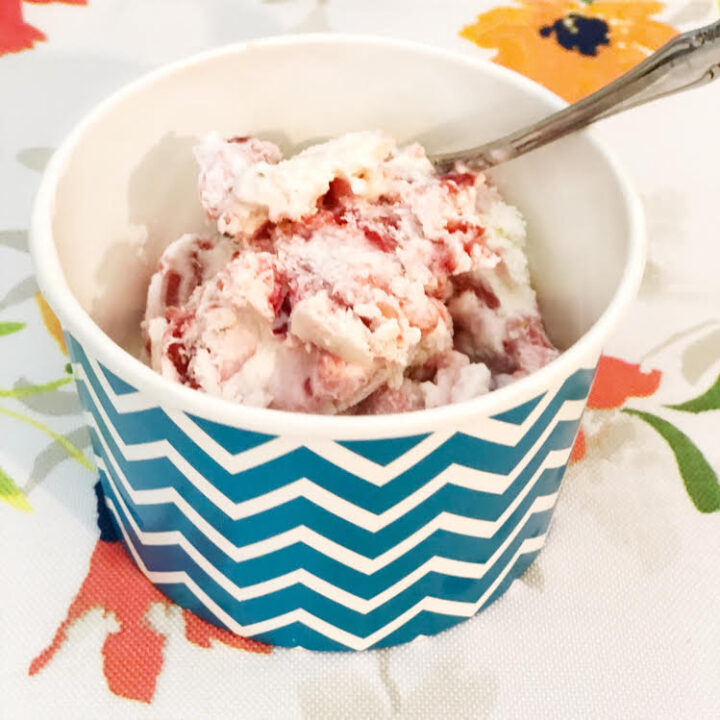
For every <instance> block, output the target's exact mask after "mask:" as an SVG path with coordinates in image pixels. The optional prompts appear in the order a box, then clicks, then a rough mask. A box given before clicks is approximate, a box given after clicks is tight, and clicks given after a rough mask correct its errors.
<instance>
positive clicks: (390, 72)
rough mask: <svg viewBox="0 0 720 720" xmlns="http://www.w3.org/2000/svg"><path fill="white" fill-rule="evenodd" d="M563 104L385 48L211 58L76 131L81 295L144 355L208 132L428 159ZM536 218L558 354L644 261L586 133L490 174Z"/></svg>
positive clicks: (537, 249) (483, 72)
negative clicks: (345, 140) (363, 142)
mask: <svg viewBox="0 0 720 720" xmlns="http://www.w3.org/2000/svg"><path fill="white" fill-rule="evenodd" d="M560 106H561V102H560V101H559V100H557V99H556V98H554V96H552V95H550V94H549V93H547V92H546V91H544V90H542V89H541V88H538V87H537V86H534V85H533V84H532V83H530V82H528V81H526V80H524V79H523V78H520V77H519V76H515V75H514V74H512V73H510V72H508V71H505V70H503V69H502V68H498V67H497V66H495V65H492V64H491V63H486V62H482V61H474V60H472V59H466V58H463V57H461V56H453V55H451V54H449V53H446V52H444V51H439V50H432V49H430V48H424V47H422V46H413V45H409V44H405V43H397V42H393V41H384V40H370V39H367V38H365V39H362V38H360V39H351V38H339V37H332V36H330V37H312V36H308V37H304V38H303V37H299V38H295V39H291V40H287V39H286V40H283V41H270V42H258V43H249V44H247V45H242V46H236V47H231V48H227V49H223V50H220V51H215V52H214V53H211V54H208V55H205V56H201V57H199V58H196V59H192V60H190V61H187V62H185V63H183V64H181V65H178V66H174V67H173V68H172V69H170V70H168V71H163V72H161V73H156V74H154V75H152V76H149V77H148V78H146V79H145V80H142V81H139V82H138V83H135V84H133V85H132V86H130V87H129V88H128V89H126V90H125V91H122V92H121V93H120V94H118V95H116V96H114V97H113V98H111V100H110V101H108V102H106V104H105V105H104V106H103V108H102V110H101V111H100V112H98V113H96V114H95V116H94V117H93V119H92V120H91V121H90V122H89V123H87V124H86V126H85V127H84V130H83V131H82V132H81V133H80V134H79V135H78V136H77V137H76V141H75V144H74V147H73V148H72V150H71V153H70V155H69V157H68V158H67V162H66V163H65V164H64V167H63V169H62V171H61V174H60V177H59V180H58V183H57V186H56V193H55V198H54V216H53V220H52V232H53V237H54V241H55V243H56V248H57V252H58V257H59V260H60V263H61V266H62V270H63V273H64V275H65V278H66V281H67V283H68V286H69V288H70V290H71V292H72V293H73V294H74V296H75V297H76V299H77V300H78V301H79V303H80V305H81V306H82V307H83V308H84V309H85V310H86V311H87V312H88V314H89V315H90V316H91V317H92V318H93V320H94V321H95V322H96V323H97V324H98V326H99V327H100V328H101V329H102V330H103V331H104V332H105V333H106V334H107V335H109V337H110V338H111V339H112V340H114V341H115V342H116V343H118V344H120V345H121V346H122V347H123V348H125V349H126V350H128V351H129V352H131V353H133V354H137V352H138V350H139V340H140V333H139V326H140V321H141V318H142V315H143V313H144V304H145V292H146V288H147V284H148V281H149V278H150V275H151V274H152V272H153V270H154V268H155V265H156V263H157V260H158V257H159V255H160V254H161V252H162V250H163V249H164V248H165V247H166V246H167V245H168V244H169V243H170V242H172V241H173V240H174V239H175V238H177V237H178V236H179V235H181V234H182V233H184V232H191V231H200V230H202V229H203V228H205V227H206V221H205V220H204V218H203V214H202V211H201V208H200V203H199V200H198V198H197V190H196V182H197V166H196V163H195V160H194V158H193V154H192V147H193V145H194V144H195V143H197V142H198V140H199V139H200V138H201V137H202V136H203V135H204V134H205V133H207V132H208V131H210V130H217V131H219V132H220V133H221V134H222V135H224V136H234V135H256V136H259V137H262V138H266V139H270V140H273V141H275V142H277V143H278V144H279V145H280V146H281V148H282V149H283V151H285V152H293V151H295V150H297V149H299V148H301V147H303V146H306V145H308V144H310V143H312V142H316V141H319V140H322V139H326V138H328V137H332V136H335V135H339V134H342V133H345V132H349V131H352V130H364V129H381V130H384V131H385V132H387V133H389V134H390V135H392V136H394V137H395V138H396V139H397V140H398V141H399V142H400V143H407V142H411V141H419V142H421V143H422V144H423V145H424V146H425V147H426V149H427V150H428V152H429V153H433V152H436V151H438V152H439V151H447V150H454V149H460V148H464V147H471V146H473V145H476V144H479V143H481V142H484V141H487V140H491V139H494V138H496V137H499V136H501V135H503V134H505V133H507V132H509V131H512V130H514V129H517V128H519V127H522V126H523V125H525V124H527V123H530V122H532V121H535V120H537V119H539V118H541V117H543V116H544V115H546V114H548V113H550V112H553V111H554V110H556V109H558V108H559V107H560ZM491 177H492V179H493V180H494V181H495V182H496V184H497V185H498V186H499V188H500V190H501V192H502V193H503V195H504V197H505V198H506V199H507V200H508V201H509V202H511V203H513V204H515V205H517V206H518V207H519V208H520V210H521V211H522V213H523V215H524V216H525V218H526V220H527V224H528V254H529V259H530V267H531V272H532V276H533V282H534V286H535V288H536V290H537V292H538V297H539V301H540V305H541V310H542V314H543V318H544V320H545V323H546V326H547V329H548V332H549V335H550V337H551V338H552V339H553V341H554V342H555V343H556V344H557V345H558V346H559V347H560V348H563V349H565V348H567V347H569V346H570V345H572V344H573V343H574V342H576V341H577V340H578V339H579V338H580V337H581V336H582V335H583V334H584V333H585V332H587V331H588V329H589V328H590V327H591V326H592V325H593V323H595V322H596V320H597V319H598V318H599V317H600V315H601V314H602V313H603V311H604V310H605V308H606V307H607V306H608V304H609V303H610V301H611V299H612V298H613V295H614V294H615V292H616V291H617V289H618V286H619V284H620V282H621V278H622V276H623V272H624V270H625V266H626V264H627V260H628V257H629V252H630V247H629V244H630V237H631V232H630V226H631V218H630V217H629V211H628V205H627V201H626V198H625V197H624V196H623V190H622V188H621V186H620V184H619V182H618V178H617V174H616V172H615V170H614V168H613V167H612V165H611V163H610V161H609V160H608V159H607V156H606V155H605V153H604V152H603V151H602V150H601V149H600V148H599V147H598V146H597V145H596V144H595V143H594V142H592V141H591V139H590V138H589V136H588V135H587V134H577V135H575V136H572V137H568V138H565V139H563V140H561V141H557V142H555V143H553V144H552V145H551V146H548V147H546V148H544V149H541V150H538V151H535V152H533V153H531V154H529V155H527V156H524V157H522V158H518V159H517V160H514V161H512V162H509V163H507V164H505V165H503V166H501V167H499V168H497V169H495V170H494V171H493V172H492V173H491Z"/></svg>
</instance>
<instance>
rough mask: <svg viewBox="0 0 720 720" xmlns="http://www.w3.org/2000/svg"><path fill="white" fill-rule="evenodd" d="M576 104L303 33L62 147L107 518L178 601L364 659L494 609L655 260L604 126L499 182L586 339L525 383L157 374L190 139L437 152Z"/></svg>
mask: <svg viewBox="0 0 720 720" xmlns="http://www.w3.org/2000/svg"><path fill="white" fill-rule="evenodd" d="M562 105H563V102H562V101H561V100H559V99H558V98H557V97H555V96H554V95H552V94H551V93H549V92H547V91H546V90H544V89H543V88H541V87H539V86H537V85H535V84H534V83H532V82H530V81H528V80H526V79H524V78H522V77H520V76H518V75H515V74H513V73H511V72H509V71H506V70H504V69H502V68H500V67H497V66H496V65H493V64H492V63H489V62H486V61H484V60H481V59H475V58H471V57H468V56H463V55H457V54H454V53H451V52H447V51H444V50H440V49H432V48H430V47H425V46H422V45H417V44H412V43H408V42H401V41H396V40H391V39H385V38H382V39H381V38H368V37H358V36H340V35H304V36H297V37H279V38H272V39H267V40H260V41H253V42H248V43H243V44H239V45H232V46H229V47H223V48H220V49H217V50H213V51H211V52H207V53H204V54H202V55H198V56H196V57H193V58H190V59H189V60H183V61H181V62H178V63H174V64H172V65H170V66H168V67H165V68H162V69H161V70H159V71H157V72H153V73H151V74H150V75H147V76H145V77H143V78H141V79H139V80H137V81H135V82H133V83H131V84H130V85H128V86H127V87H125V88H124V89H122V90H120V91H119V92H117V93H115V94H114V95H113V96H112V97H110V98H109V99H108V100H106V101H105V102H103V103H101V104H100V105H99V106H98V107H97V108H95V109H94V110H93V111H92V112H91V113H90V114H89V115H88V116H87V117H86V118H85V119H84V120H83V121H82V122H81V123H80V124H79V126H78V127H77V128H76V129H75V130H74V132H73V133H72V134H71V135H70V137H69V138H68V139H67V140H66V142H65V143H64V144H63V145H62V147H61V148H60V149H59V150H58V151H57V152H56V153H55V155H54V156H53V158H52V161H51V162H50V164H49V166H48V168H47V171H46V173H45V176H44V178H43V181H42V185H41V187H40V190H39V192H38V195H37V200H36V204H35V208H34V215H33V223H32V233H31V248H32V254H33V257H34V261H35V266H36V269H37V277H38V282H39V284H40V287H41V289H42V291H43V293H44V294H45V297H46V298H47V300H48V302H49V303H50V305H51V306H52V308H53V309H54V310H55V312H56V313H57V315H58V317H59V318H60V321H61V323H62V325H63V328H64V330H65V333H66V337H67V344H68V348H69V352H70V355H71V358H72V366H73V369H74V373H75V379H76V384H77V389H78V393H79V395H80V398H81V400H82V404H83V407H84V408H85V410H86V416H87V422H88V425H89V426H90V430H91V434H92V442H93V450H94V454H95V459H96V462H97V466H98V471H99V474H100V479H101V481H102V486H103V489H104V491H105V498H106V501H107V505H108V508H109V511H110V513H111V516H112V517H113V518H114V520H115V522H116V523H117V527H118V529H119V532H120V533H121V535H122V538H123V540H124V543H125V545H126V547H127V550H128V552H129V553H130V555H131V556H132V558H133V559H134V561H135V562H136V563H137V565H138V567H139V568H140V570H141V571H142V572H143V573H145V574H146V575H147V576H148V578H150V580H151V581H152V582H153V583H154V584H155V585H157V587H158V588H159V589H160V590H161V591H162V592H164V593H166V594H167V595H168V596H169V597H171V598H172V599H173V600H175V601H176V602H177V603H179V604H180V605H182V606H183V607H187V608H190V609H191V610H193V611H194V612H196V613H197V614H198V615H200V616H202V617H203V618H205V619H207V620H209V621H210V622H212V623H216V624H218V625H221V626H223V627H225V628H227V629H229V630H231V631H232V632H234V633H238V634H240V635H245V636H250V637H253V638H257V639H260V640H265V641H268V642H270V643H274V644H276V645H286V646H295V645H299V646H303V647H306V648H311V649H316V650H362V649H366V648H377V647H382V646H388V645H395V644H399V643H403V642H407V641H409V640H412V639H413V638H415V637H417V636H419V635H432V634H434V633H437V632H439V631H440V630H443V629H445V628H448V627H450V626H452V625H454V624H456V623H458V622H460V621H461V620H464V619H466V618H468V617H470V616H472V615H474V614H475V613H477V612H478V611H479V610H482V609H483V608H485V607H487V606H488V605H489V604H490V603H492V602H493V601H494V600H496V599H497V598H498V597H500V595H502V594H503V593H504V592H505V591H506V590H507V589H508V587H509V586H510V585H511V583H512V581H513V580H514V579H515V578H517V577H518V576H519V575H521V574H522V573H523V572H524V571H525V569H526V568H527V567H528V566H529V565H530V563H532V561H533V560H534V558H535V557H536V556H537V554H538V552H539V551H540V549H541V547H542V546H543V543H544V542H545V538H546V534H547V531H548V526H549V523H550V519H551V516H552V513H553V508H554V506H555V502H556V500H557V497H558V492H559V489H560V483H561V480H562V477H563V473H564V471H565V467H566V464H567V462H568V458H569V455H570V452H571V448H572V445H573V441H574V439H575V435H576V432H577V429H578V424H579V422H580V417H581V415H582V412H583V409H584V406H585V402H586V398H587V395H588V392H589V389H590V385H591V383H592V380H593V374H594V368H595V366H596V363H597V359H598V356H599V354H600V352H601V348H602V345H603V343H604V341H605V340H606V338H607V337H608V335H609V333H610V332H611V331H612V330H613V328H614V327H615V325H616V324H617V322H618V320H619V318H620V317H621V315H622V313H623V312H624V310H625V309H626V307H627V305H628V303H629V302H630V301H631V299H632V297H633V295H634V293H635V291H636V289H637V287H638V284H639V281H640V278H641V274H642V269H643V263H644V256H645V236H644V228H643V220H642V214H641V210H640V205H639V203H638V200H637V198H636V195H635V193H634V191H633V190H632V188H631V187H630V185H629V184H628V181H627V179H626V177H625V175H624V174H623V172H622V171H621V170H620V168H619V167H618V165H617V163H616V162H615V160H614V159H613V158H612V156H611V155H610V154H609V153H608V151H607V150H606V149H604V148H603V147H602V146H601V145H600V144H599V143H598V142H597V141H596V140H595V139H594V138H593V136H592V135H591V134H588V133H582V134H578V135H575V136H573V137H570V138H567V139H564V140H562V141H559V142H556V143H555V144H553V145H552V146H549V147H546V148H545V149H542V150H539V151H536V152H534V153H531V154H530V155H528V156H526V157H523V158H520V159H518V160H515V161H513V162H510V163H508V164H507V165H504V166H502V167H500V168H498V169H497V170H496V171H495V172H494V173H493V174H492V176H493V178H494V180H495V182H496V183H497V184H498V185H499V187H500V189H501V191H502V192H503V194H504V196H505V197H506V199H507V200H508V201H510V202H512V203H514V204H516V205H518V206H519V207H520V209H521V210H522V212H523V213H524V215H525V217H526V219H527V222H528V235H529V247H528V252H529V258H530V265H531V270H532V274H533V280H534V284H535V287H536V289H537V291H538V296H539V298H540V304H541V309H542V313H543V317H544V320H545V323H546V326H547V329H548V331H549V334H550V336H551V338H552V339H553V340H554V342H555V343H556V344H557V345H558V346H559V347H561V348H562V349H563V350H564V352H563V353H562V354H561V355H560V357H558V358H557V359H556V360H555V361H553V362H552V363H551V364H550V365H548V366H546V367H545V368H543V369H542V370H540V371H538V372H536V373H534V374H532V375H530V376H529V377H526V378H524V379H521V380H519V381H517V382H515V383H514V384H512V385H509V386H507V387H504V388H502V389H499V390H496V391H494V392H491V393H489V394H487V395H485V396H482V397H478V398H476V399H474V400H471V401H468V402H463V403H459V404H455V405H450V406H446V407H440V408H435V409H432V410H423V411H419V412H412V413H407V414H402V415H382V416H371V417H344V416H343V417H331V416H319V415H304V414H297V413H288V412H281V411H276V410H268V409H257V408H251V407H244V406H241V405H236V404H232V403H230V402H227V401H225V400H222V399H219V398H215V397H211V396H209V395H205V394H202V393H200V392H198V391H195V390H192V389H190V388H188V387H184V386H181V385H179V384H174V383H172V382H171V381H169V380H167V379H165V378H163V377H161V376H160V375H158V374H156V373H155V372H153V371H152V370H151V369H150V368H149V367H147V366H146V365H145V364H143V363H142V362H141V361H140V360H138V359H137V356H138V349H139V323H140V319H141V316H142V312H143V306H144V295H145V291H146V288H147V283H148V280H149V277H150V274H151V272H152V271H153V269H154V265H155V263H156V261H157V258H158V256H159V254H160V252H161V250H162V249H163V248H164V247H165V246H166V245H167V244H168V243H169V242H170V241H172V240H173V239H175V238H176V237H177V236H179V235H180V234H181V233H183V232H186V231H190V230H193V229H198V228H200V227H202V226H203V223H204V222H205V221H204V219H203V217H202V213H201V210H200V206H199V202H198V200H197V193H196V178H197V167H196V165H195V161H194V159H193V156H192V153H191V147H192V145H193V144H194V143H195V142H196V141H197V140H198V139H199V138H200V137H201V136H202V135H203V134H204V133H206V132H208V131H210V130H218V131H219V132H220V133H221V134H223V135H225V136H235V135H250V134H252V135H258V136H261V137H264V138H269V139H271V140H274V141H276V142H278V143H279V144H280V145H281V146H282V147H283V149H284V150H286V151H288V150H293V149H296V148H298V147H301V146H303V145H305V144H307V143H309V142H311V141H315V140H318V139H322V138H326V137H330V136H334V135H338V134H341V133H344V132H348V131H351V130H360V129H382V130H384V131H386V132H388V133H390V134H391V135H393V136H394V137H395V138H397V140H398V141H399V142H401V143H404V142H407V141H412V140H419V141H420V142H422V143H423V144H424V145H425V146H426V148H427V149H428V151H429V152H433V151H445V150H451V149H456V148H462V147H466V146H471V145H474V144H477V143H479V142H482V141H484V140H489V139H492V138H494V137H496V136H499V135H501V134H502V133H505V132H507V131H509V130H512V129H515V128H518V127H520V126H522V125H524V124H525V123H528V122H530V121H533V120H536V119H538V118H540V117H541V116H543V115H545V114H547V113H549V112H551V111H553V110H555V109H557V108H559V107H561V106H562ZM558 580H559V579H558Z"/></svg>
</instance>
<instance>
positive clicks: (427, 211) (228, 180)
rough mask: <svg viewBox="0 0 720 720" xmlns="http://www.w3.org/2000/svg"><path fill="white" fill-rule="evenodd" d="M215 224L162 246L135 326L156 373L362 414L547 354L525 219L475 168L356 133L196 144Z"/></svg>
mask: <svg viewBox="0 0 720 720" xmlns="http://www.w3.org/2000/svg"><path fill="white" fill-rule="evenodd" d="M196 157H197V159H198V162H199V165H200V181H199V189H200V199H201V202H202V205H203V207H204V209H205V212H206V215H207V217H208V218H209V219H210V220H211V221H212V222H213V224H214V225H215V227H216V229H213V232H210V233H208V234H207V236H203V237H200V236H197V235H185V236H183V237H181V238H180V239H179V240H177V241H175V242H174V243H172V244H171V245H170V246H169V247H168V248H167V249H166V250H165V252H164V254H163V256H162V258H161V259H160V264H159V268H158V270H157V272H156V273H155V275H154V276H153V278H152V281H151V283H150V288H149V291H148V301H147V312H146V318H145V322H144V332H145V337H146V341H147V349H148V352H149V356H150V361H151V363H152V366H153V367H154V368H155V369H156V370H157V371H159V372H161V373H162V374H163V375H164V376H166V377H168V378H170V379H172V380H176V381H178V382H181V383H184V384H186V385H189V386H190V387H193V388H198V389H201V390H203V391H205V392H207V393H210V394H212V395H217V396H220V397H224V398H227V399H228V400H232V401H235V402H240V403H245V404H248V405H255V406H262V407H270V408H278V409H283V410H294V411H301V412H312V413H353V414H371V413H387V412H400V411H406V410H416V409H422V408H428V407H435V406H438V405H443V404H447V403H452V402H459V401H463V400H468V399H470V398H473V397H476V396H478V395H482V394H483V393H486V392H488V391H489V390H492V389H494V388H496V387H498V386H501V385H504V384H506V383H508V382H510V381H512V380H513V379H514V378H518V377H521V376H523V375H526V374H528V373H530V372H533V371H534V370H537V369H538V368H540V367H542V366H543V365H545V364H546V363H548V362H549V361H550V360H552V359H553V358H554V357H556V356H557V350H555V349H554V348H553V346H552V345H551V343H550V341H549V340H548V338H547V336H546V334H545V330H544V328H543V325H542V321H541V319H540V315H539V311H538V307H537V302H536V298H535V293H534V291H533V290H532V287H531V285H530V277H529V273H528V267H527V259H526V257H525V253H524V243H525V225H524V222H523V220H522V218H521V217H520V214H519V213H518V211H517V210H516V209H515V208H513V207H511V206H509V205H507V204H506V203H504V202H503V200H502V199H501V198H500V196H499V195H498V193H497V191H496V190H495V189H494V188H493V187H492V186H491V185H489V184H488V183H487V180H486V178H485V177H484V176H483V175H482V174H481V173H476V172H470V171H469V170H467V169H466V168H463V167H457V168H456V169H455V171H453V172H450V173H447V174H445V175H438V174H437V173H436V172H435V170H434V168H433V166H432V164H431V163H430V162H429V160H428V159H427V157H426V156H425V152H424V150H423V149H422V147H420V146H419V145H417V144H415V145H409V146H407V147H405V148H398V147H397V145H396V144H395V142H394V141H393V140H392V139H390V138H389V137H387V136H386V135H384V134H382V133H378V132H358V133H351V134H348V135H344V136H342V137H339V138H336V139H334V140H331V141H329V142H326V143H323V144H319V145H315V146H313V147H310V148H308V149H306V150H304V151H303V152H301V153H298V154H297V155H295V156H293V157H290V158H288V159H283V158H282V154H281V153H280V150H279V149H278V147H277V146H275V145H273V144H272V143H269V142H264V141H261V140H257V139H255V138H233V139H231V140H228V141H225V140H223V139H221V138H220V137H219V136H218V135H216V134H211V135H210V136H208V137H207V138H206V140H205V141H204V142H203V143H202V144H201V145H200V146H199V147H198V148H197V149H196Z"/></svg>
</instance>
